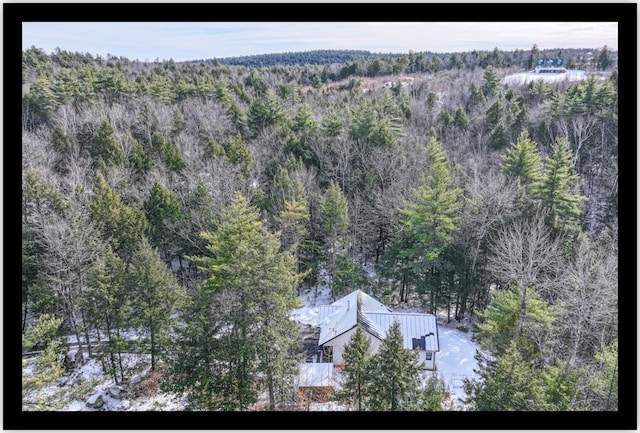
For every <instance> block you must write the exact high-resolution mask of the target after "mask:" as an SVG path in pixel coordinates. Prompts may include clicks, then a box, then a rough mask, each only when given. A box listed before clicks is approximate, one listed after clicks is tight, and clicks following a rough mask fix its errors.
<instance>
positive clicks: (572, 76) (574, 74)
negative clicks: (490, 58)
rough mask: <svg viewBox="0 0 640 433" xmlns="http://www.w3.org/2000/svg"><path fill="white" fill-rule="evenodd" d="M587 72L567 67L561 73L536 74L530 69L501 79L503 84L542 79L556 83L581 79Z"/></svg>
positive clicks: (584, 77) (524, 82) (585, 76)
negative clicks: (565, 70)
mask: <svg viewBox="0 0 640 433" xmlns="http://www.w3.org/2000/svg"><path fill="white" fill-rule="evenodd" d="M588 75H589V72H587V71H583V70H578V69H567V72H565V73H562V74H536V73H534V72H531V71H527V72H519V73H517V74H511V75H507V76H506V77H504V78H503V79H502V83H503V84H527V83H528V82H530V81H534V80H543V81H546V82H551V83H558V82H561V81H564V80H567V81H569V82H573V81H581V80H584V79H586V78H587V76H588Z"/></svg>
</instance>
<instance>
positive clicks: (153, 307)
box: [127, 237, 184, 370]
mask: <svg viewBox="0 0 640 433" xmlns="http://www.w3.org/2000/svg"><path fill="white" fill-rule="evenodd" d="M127 278H128V287H129V290H130V292H131V293H132V296H133V299H134V301H133V302H134V314H133V316H132V323H133V324H134V325H136V326H138V327H140V328H141V329H142V330H143V332H144V334H145V336H146V338H145V340H146V342H148V350H149V353H150V354H151V369H152V370H155V369H156V367H157V365H158V358H159V356H160V355H161V354H162V353H163V352H164V350H165V348H164V347H163V345H164V342H165V339H166V332H167V330H168V329H169V325H170V323H171V320H172V315H173V313H174V312H175V310H176V304H177V303H178V302H180V301H181V299H182V298H183V296H184V294H183V289H182V288H181V287H180V285H179V284H178V283H177V282H176V280H175V277H174V275H173V273H172V272H171V269H169V268H167V266H166V265H165V264H164V262H163V261H162V260H161V259H160V255H159V253H158V251H157V250H156V249H154V248H153V247H152V246H151V244H150V243H149V241H148V239H147V238H146V237H143V238H142V241H141V242H140V244H139V246H138V248H137V250H136V251H135V252H134V254H133V257H132V258H131V264H130V265H129V272H128V276H127Z"/></svg>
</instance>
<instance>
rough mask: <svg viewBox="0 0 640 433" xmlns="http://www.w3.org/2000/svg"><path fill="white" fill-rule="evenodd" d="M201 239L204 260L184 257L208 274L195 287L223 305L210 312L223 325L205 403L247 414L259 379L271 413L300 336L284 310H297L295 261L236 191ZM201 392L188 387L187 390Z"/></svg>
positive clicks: (288, 380) (284, 389)
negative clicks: (204, 247) (206, 253)
mask: <svg viewBox="0 0 640 433" xmlns="http://www.w3.org/2000/svg"><path fill="white" fill-rule="evenodd" d="M201 236H202V237H203V238H204V239H205V240H207V242H208V244H207V250H208V251H209V253H210V255H209V256H198V257H191V260H192V261H193V262H194V263H195V264H196V265H197V266H198V267H199V268H200V269H201V270H202V271H204V272H206V273H207V274H208V275H209V277H208V279H207V280H206V282H205V284H204V285H203V287H202V290H203V291H204V292H206V293H209V294H210V296H211V299H217V298H219V299H224V300H225V303H226V304H225V306H224V308H223V309H221V310H219V311H217V312H216V319H217V321H219V322H221V323H223V324H225V326H224V328H223V329H221V330H220V332H219V335H218V336H217V338H218V339H219V342H220V345H219V347H218V348H217V350H218V351H219V354H218V358H217V359H218V361H219V362H218V363H217V365H214V366H211V377H212V378H216V380H217V381H218V383H217V384H216V385H217V387H218V388H217V391H216V393H215V395H212V396H211V397H210V399H209V401H208V405H210V407H218V408H222V409H227V410H234V409H240V410H244V409H247V408H248V407H249V406H250V405H252V404H253V403H255V402H256V401H257V391H256V383H257V381H258V380H259V378H260V379H261V380H264V383H265V385H266V388H267V391H268V395H269V404H270V408H271V409H275V408H276V407H277V405H278V404H279V403H281V402H284V401H286V400H287V399H288V398H289V397H290V393H288V391H290V387H289V386H290V385H292V383H293V375H294V374H295V371H294V369H293V366H294V365H295V361H296V360H297V359H298V350H299V348H298V344H299V338H300V337H299V335H298V329H297V325H296V324H295V323H293V322H291V321H290V320H289V314H290V310H291V309H292V308H297V306H298V302H297V298H295V296H294V291H293V288H294V287H295V285H296V284H297V283H298V277H297V276H296V274H295V273H294V272H293V269H294V257H293V255H292V254H291V252H290V251H285V252H280V239H279V234H278V233H276V234H273V233H270V232H269V231H268V230H267V229H266V227H265V226H264V223H263V222H262V221H261V220H260V217H259V213H258V210H257V209H256V208H255V207H253V206H250V205H249V204H248V201H247V199H246V198H245V197H244V196H242V194H240V193H236V194H235V196H234V198H233V200H232V202H231V204H230V205H229V207H228V208H227V209H226V210H225V211H224V213H223V216H222V218H221V222H220V224H219V225H218V228H217V230H216V231H214V232H204V233H202V235H201ZM194 356H204V354H201V353H196V354H194ZM178 374H179V375H180V373H178ZM181 374H191V373H190V372H186V371H184V372H182V373H181ZM183 379H184V377H183ZM202 379H204V378H202ZM208 380H211V379H207V381H208ZM203 386H204V385H203ZM200 388H201V387H200V386H194V392H198V391H199V390H200Z"/></svg>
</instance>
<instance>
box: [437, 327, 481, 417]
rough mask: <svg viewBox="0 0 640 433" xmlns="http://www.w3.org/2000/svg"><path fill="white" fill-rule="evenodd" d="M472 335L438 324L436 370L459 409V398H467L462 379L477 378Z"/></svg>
mask: <svg viewBox="0 0 640 433" xmlns="http://www.w3.org/2000/svg"><path fill="white" fill-rule="evenodd" d="M472 335H473V334H472V333H470V332H469V333H466V332H463V331H460V330H459V329H456V328H454V327H449V326H438V339H439V340H440V352H438V354H437V355H436V364H437V366H438V370H437V372H438V375H439V376H440V377H441V378H442V379H443V380H444V382H445V384H446V385H447V387H448V388H449V392H450V393H451V394H452V397H454V399H455V401H456V402H457V405H458V408H459V409H463V405H462V404H461V401H460V400H462V401H464V400H466V398H467V395H466V393H465V392H464V389H463V387H462V384H463V379H478V375H477V374H476V373H475V372H474V369H477V368H478V362H477V361H476V358H475V354H476V350H478V348H479V347H478V345H477V344H476V343H474V342H473V341H472V340H471V338H472Z"/></svg>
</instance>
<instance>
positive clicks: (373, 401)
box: [367, 320, 422, 411]
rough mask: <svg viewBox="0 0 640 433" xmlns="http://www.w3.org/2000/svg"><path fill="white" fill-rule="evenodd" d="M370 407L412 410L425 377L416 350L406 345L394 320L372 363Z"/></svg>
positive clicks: (387, 409) (375, 409) (369, 392)
mask: <svg viewBox="0 0 640 433" xmlns="http://www.w3.org/2000/svg"><path fill="white" fill-rule="evenodd" d="M369 365H370V369H369V377H370V382H369V386H368V387H367V401H368V406H369V408H370V409H371V410H373V411H403V410H412V409H413V407H412V403H413V402H414V400H415V399H416V396H417V394H418V393H419V389H420V388H421V380H422V374H421V373H422V364H421V363H420V362H419V360H418V355H417V352H414V351H412V350H409V349H405V347H404V337H403V336H402V332H401V331H400V322H398V321H397V320H396V321H394V323H393V325H391V327H390V328H389V329H388V331H387V335H386V336H385V338H384V340H382V343H381V344H380V348H379V349H378V352H377V353H376V354H375V355H373V356H372V357H371V361H370V362H369Z"/></svg>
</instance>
